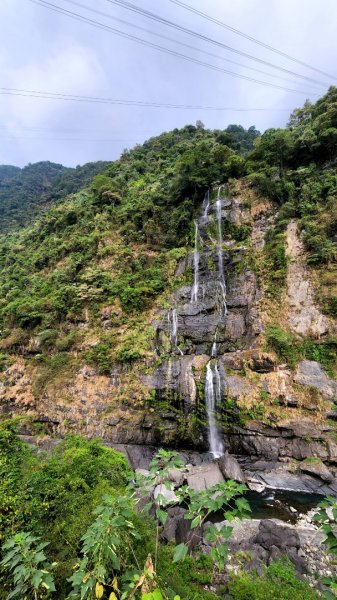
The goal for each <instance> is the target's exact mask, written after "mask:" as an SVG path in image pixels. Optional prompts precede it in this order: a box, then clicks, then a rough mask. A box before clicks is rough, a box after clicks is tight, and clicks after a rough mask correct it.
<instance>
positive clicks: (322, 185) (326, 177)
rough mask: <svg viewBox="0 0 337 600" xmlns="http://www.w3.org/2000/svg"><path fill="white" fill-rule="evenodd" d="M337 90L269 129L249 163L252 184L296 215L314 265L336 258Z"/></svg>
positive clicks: (284, 210)
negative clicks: (286, 123) (274, 127)
mask: <svg viewBox="0 0 337 600" xmlns="http://www.w3.org/2000/svg"><path fill="white" fill-rule="evenodd" d="M336 157H337V88H336V87H331V88H330V89H329V91H328V92H327V94H325V96H323V97H322V98H321V99H320V100H318V102H316V104H310V103H309V102H308V101H307V102H306V103H305V104H304V106H303V108H300V109H297V110H295V111H294V112H293V113H292V115H291V117H290V120H289V124H288V127H287V128H286V129H268V130H267V131H266V132H265V133H264V134H263V135H262V136H261V138H260V139H259V140H258V141H257V144H256V148H255V150H254V151H253V152H252V153H251V155H250V156H249V159H248V164H247V167H248V170H249V171H250V175H249V177H250V180H251V181H252V183H253V185H255V186H256V188H257V189H258V190H259V191H260V193H262V195H265V196H267V197H269V198H271V199H273V200H275V201H276V202H277V203H278V204H279V205H280V206H281V207H282V210H281V216H282V218H285V219H287V218H289V217H297V218H298V219H299V222H300V226H301V228H302V230H303V234H304V240H305V243H306V245H307V248H308V250H309V263H310V264H312V265H321V264H329V263H331V262H334V261H335V260H336V257H337V249H336V244H335V241H334V236H335V234H336V231H337V211H336V208H337V196H336V192H337V178H336V172H335V161H336Z"/></svg>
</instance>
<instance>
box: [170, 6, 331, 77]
mask: <svg viewBox="0 0 337 600" xmlns="http://www.w3.org/2000/svg"><path fill="white" fill-rule="evenodd" d="M169 2H172V3H173V4H177V5H178V6H181V7H182V8H185V9H186V10H189V11H190V12H192V13H195V14H196V15H199V16H200V17H202V18H203V19H207V21H211V22H212V23H216V24H217V25H220V27H223V28H224V29H227V30H228V31H232V33H235V34H236V35H240V36H241V37H243V38H246V40H249V41H250V42H253V43H254V44H258V45H259V46H262V48H266V50H270V52H275V54H279V55H280V56H283V58H287V59H288V60H291V61H292V62H295V63H297V64H299V65H301V66H302V67H306V68H307V69H311V70H312V71H315V72H316V73H320V74H321V75H324V76H325V77H329V78H331V79H334V80H336V76H335V75H330V74H329V73H325V71H321V69H317V68H316V67H313V66H312V65H309V64H308V63H305V62H303V61H302V60H299V59H298V58H295V57H294V56H291V55H290V54H287V53H286V52H282V50H278V49H277V48H274V47H273V46H270V45H269V44H265V43H264V42H261V40H258V39H256V38H254V37H253V36H251V35H248V34H247V33H244V32H243V31H240V30H239V29H235V27H231V26H230V25H227V23H224V22H223V21H220V20H219V19H216V18H214V17H212V16H211V15H208V14H206V13H204V12H202V11H201V10H198V9H197V8H193V6H190V5H188V4H185V3H184V2H181V0H169Z"/></svg>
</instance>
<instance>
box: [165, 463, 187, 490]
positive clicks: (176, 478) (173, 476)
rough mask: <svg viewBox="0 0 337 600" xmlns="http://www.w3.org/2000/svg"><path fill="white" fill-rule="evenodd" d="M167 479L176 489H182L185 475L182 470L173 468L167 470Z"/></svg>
mask: <svg viewBox="0 0 337 600" xmlns="http://www.w3.org/2000/svg"><path fill="white" fill-rule="evenodd" d="M167 479H168V480H169V481H171V482H172V484H173V486H174V487H180V486H181V485H182V484H183V482H184V479H185V473H184V471H182V470H181V469H177V468H175V467H172V468H171V469H168V470H167Z"/></svg>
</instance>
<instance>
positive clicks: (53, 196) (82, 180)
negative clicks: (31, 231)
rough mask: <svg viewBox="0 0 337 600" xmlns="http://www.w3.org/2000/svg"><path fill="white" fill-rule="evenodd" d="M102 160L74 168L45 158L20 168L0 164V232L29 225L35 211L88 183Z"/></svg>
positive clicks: (100, 168)
mask: <svg viewBox="0 0 337 600" xmlns="http://www.w3.org/2000/svg"><path fill="white" fill-rule="evenodd" d="M106 164H107V163H104V162H102V161H98V162H97V163H88V164H86V165H83V166H82V167H80V166H78V167H76V169H72V168H67V167H63V166H62V165H57V164H55V163H51V162H49V161H42V162H39V163H35V164H33V165H32V164H30V165H28V166H27V167H24V168H23V169H20V168H18V167H13V166H11V165H0V232H4V231H9V230H10V229H13V228H14V229H15V228H17V227H25V226H27V225H29V223H30V222H31V221H32V219H33V218H34V217H36V216H37V215H39V212H41V211H42V210H44V209H46V208H47V207H48V206H50V205H51V204H52V203H54V202H56V201H57V200H59V199H60V198H64V197H65V196H67V195H68V194H71V193H73V192H77V191H78V190H80V189H81V188H82V187H84V186H85V185H86V184H88V183H89V182H90V181H91V179H92V178H93V177H94V176H95V175H96V174H98V173H100V172H101V171H103V169H104V168H105V167H106Z"/></svg>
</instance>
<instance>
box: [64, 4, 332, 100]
mask: <svg viewBox="0 0 337 600" xmlns="http://www.w3.org/2000/svg"><path fill="white" fill-rule="evenodd" d="M64 1H65V2H68V4H72V5H74V6H78V7H79V8H84V9H85V10H88V11H90V12H92V13H95V14H97V15H100V16H102V17H106V18H107V19H112V20H113V21H117V22H118V23H122V24H123V25H128V26H129V27H134V28H136V29H138V30H140V31H143V32H145V33H148V34H150V35H155V36H156V37H160V38H161V39H163V40H166V41H169V42H172V43H174V44H179V45H180V46H183V47H184V48H188V49H189V50H194V51H196V52H202V54H205V55H207V56H211V57H212V58H217V59H218V60H222V61H225V62H228V63H231V64H233V65H237V66H239V67H242V68H244V69H248V70H249V71H254V72H255V73H261V74H262V75H267V76H268V77H272V78H273V79H275V78H276V79H279V80H280V81H286V82H287V83H293V82H292V81H289V79H287V78H286V77H282V76H281V75H277V74H274V73H270V72H269V71H263V70H262V69H257V68H256V67H251V66H249V65H245V64H243V63H240V62H238V61H236V60H231V59H230V58H225V57H224V56H220V55H219V54H214V53H213V52H207V50H202V49H201V48H197V47H196V46H191V45H190V44H186V43H185V42H181V41H180V40H177V39H172V38H170V37H168V36H167V35H164V34H162V33H158V32H156V31H151V30H149V29H146V28H145V27H141V26H140V25H136V24H135V23H130V21H125V19H119V18H118V17H114V16H112V15H110V14H108V13H106V12H103V11H101V10H97V9H95V8H91V7H90V6H86V5H85V4H82V3H81V2H76V1H75V0H64ZM314 81H315V80H312V82H314ZM315 85H320V86H322V85H323V86H324V88H326V84H325V83H323V82H322V83H321V82H318V81H317V83H315Z"/></svg>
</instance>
